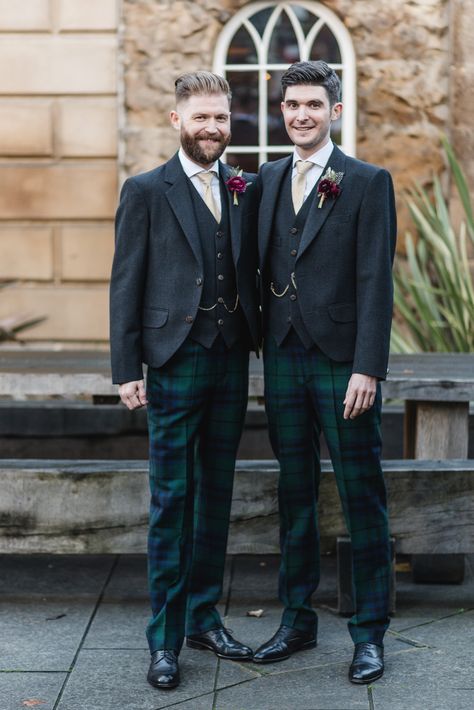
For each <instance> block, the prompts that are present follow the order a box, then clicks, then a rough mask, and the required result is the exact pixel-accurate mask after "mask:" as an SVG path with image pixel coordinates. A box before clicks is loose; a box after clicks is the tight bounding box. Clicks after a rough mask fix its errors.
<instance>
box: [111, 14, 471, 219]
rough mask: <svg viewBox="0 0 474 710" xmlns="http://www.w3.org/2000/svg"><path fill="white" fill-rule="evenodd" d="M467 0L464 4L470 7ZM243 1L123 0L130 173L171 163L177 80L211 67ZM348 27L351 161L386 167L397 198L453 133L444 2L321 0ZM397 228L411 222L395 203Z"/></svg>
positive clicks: (433, 163) (431, 168)
mask: <svg viewBox="0 0 474 710" xmlns="http://www.w3.org/2000/svg"><path fill="white" fill-rule="evenodd" d="M469 1H470V0H469ZM246 4H247V3H245V2H236V1H233V0H226V1H224V2H216V1H215V0H196V1H195V2H189V1H187V0H180V1H178V2H171V0H163V1H162V2H159V3H157V2H155V1H154V0H124V18H125V31H124V44H123V51H124V53H125V56H126V67H125V92H126V113H127V119H126V125H127V128H126V131H125V135H124V142H125V160H124V167H125V170H126V172H127V173H134V172H137V171H139V170H143V169H148V168H150V167H152V166H153V165H156V164H157V163H159V162H161V161H163V160H166V159H168V158H169V157H170V155H171V154H172V152H173V151H174V150H175V148H176V145H177V143H176V135H175V132H174V131H172V130H171V129H170V127H169V122H168V113H169V110H170V109H171V108H172V107H173V93H172V89H173V79H174V78H175V77H176V75H177V74H178V73H180V72H182V71H187V70H193V69H196V67H200V68H211V67H212V64H213V48H214V46H215V42H216V39H217V37H218V35H219V33H220V31H221V30H222V27H223V26H224V24H225V22H226V21H227V20H228V18H229V17H230V16H231V15H233V14H234V13H235V12H236V11H237V10H238V9H240V7H242V6H243V5H246ZM324 5H326V6H327V7H329V8H330V9H331V10H332V11H333V12H334V13H335V14H336V15H337V16H338V17H339V18H340V19H341V20H342V21H343V22H344V24H345V25H346V27H347V28H348V30H349V32H350V34H351V37H352V40H353V43H354V49H355V53H356V58H357V93H358V119H357V120H358V125H357V155H358V157H360V158H362V159H363V160H367V161H371V162H374V163H378V164H380V165H383V166H385V167H387V168H388V169H389V170H390V171H391V172H392V173H393V175H394V178H395V184H396V188H397V193H398V196H400V194H401V191H402V190H403V189H404V188H406V187H408V186H409V185H410V184H411V183H412V181H413V180H419V181H420V182H421V183H422V184H429V183H430V181H431V176H432V174H433V172H439V171H440V170H442V169H443V165H444V163H443V157H442V154H441V151H440V144H439V134H440V132H442V131H448V130H449V128H450V117H449V111H450V94H449V81H448V73H449V69H450V63H451V58H450V57H451V55H450V51H451V49H450V37H449V32H448V28H449V2H448V0H410V1H409V2H401V3H385V2H382V0H380V1H374V0H358V2H353V1H352V0H326V1H325V2H324ZM398 202H399V211H400V217H401V224H402V231H403V225H404V224H406V223H407V216H406V213H405V211H404V208H403V204H402V201H401V200H400V199H399V200H398Z"/></svg>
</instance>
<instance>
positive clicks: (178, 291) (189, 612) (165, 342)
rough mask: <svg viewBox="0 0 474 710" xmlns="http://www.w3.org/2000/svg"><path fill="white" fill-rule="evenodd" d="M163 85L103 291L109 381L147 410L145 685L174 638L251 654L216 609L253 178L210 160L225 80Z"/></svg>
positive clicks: (226, 110)
mask: <svg viewBox="0 0 474 710" xmlns="http://www.w3.org/2000/svg"><path fill="white" fill-rule="evenodd" d="M175 87H176V109H175V110H174V111H172V112H171V123H172V125H173V127H174V128H175V129H176V130H177V131H179V133H180V140H181V148H180V150H179V152H178V153H177V154H176V155H174V157H173V158H171V160H170V161H169V162H167V163H165V164H164V165H161V166H160V167H158V168H156V169H155V170H152V171H151V172H148V173H144V174H142V175H137V176H136V177H133V178H129V179H128V180H126V182H125V184H124V186H123V189H122V193H121V197H120V206H119V208H118V212H117V220H116V249H115V258H114V264H113V271H112V281H111V292H110V293H111V299H110V304H111V320H110V327H111V353H112V371H113V381H114V382H115V383H118V384H119V385H120V388H119V392H120V396H121V399H122V401H123V402H124V404H126V405H127V406H128V408H129V409H135V408H137V407H141V406H145V405H146V406H147V408H148V426H149V437H150V489H151V505H150V522H149V538H148V579H149V590H150V597H151V607H152V616H151V619H150V622H149V624H148V628H147V638H148V643H149V647H150V652H151V663H150V668H149V671H148V681H149V682H150V683H151V684H152V685H153V686H155V687H158V688H173V687H176V686H177V685H178V683H179V668H178V654H179V652H180V649H181V647H182V644H183V640H184V637H185V635H186V636H187V645H188V646H190V647H191V648H198V649H210V650H212V651H214V652H215V653H216V654H217V655H218V656H220V657H222V658H228V659H233V660H241V661H245V660H250V659H251V657H252V650H251V649H250V648H248V647H247V646H244V645H243V644H241V643H239V642H238V641H236V640H235V639H234V638H233V637H232V636H231V634H230V633H229V632H228V631H227V630H226V629H225V628H224V626H223V624H222V620H221V618H220V615H219V612H218V611H217V609H216V605H217V602H218V601H219V598H220V596H221V591H222V577H223V569H224V560H225V551H226V543H227V532H228V526H229V514H230V506H231V498H232V485H233V477H234V464H235V457H236V452H237V446H238V443H239V439H240V435H241V431H242V426H243V421H244V415H245V410H246V404H247V390H248V356H249V349H251V348H253V349H257V348H258V341H259V325H258V317H257V313H258V310H257V309H258V292H257V285H256V274H257V243H256V234H255V228H256V221H257V209H258V205H257V203H256V198H255V187H256V184H255V177H256V176H251V175H246V174H243V175H236V174H235V173H236V171H233V170H232V169H231V168H229V167H228V166H226V165H224V164H223V163H221V162H220V161H219V157H220V156H221V155H222V153H223V152H224V149H225V148H226V146H227V145H228V143H229V141H230V98H231V95H230V90H229V85H228V83H227V81H226V80H225V79H223V78H222V77H220V76H218V75H215V74H212V73H210V72H196V73H192V74H185V75H183V76H181V77H180V78H179V79H177V81H176V83H175ZM251 183H253V184H251ZM142 363H146V364H147V365H148V373H147V385H146V388H145V384H144V379H143V371H142Z"/></svg>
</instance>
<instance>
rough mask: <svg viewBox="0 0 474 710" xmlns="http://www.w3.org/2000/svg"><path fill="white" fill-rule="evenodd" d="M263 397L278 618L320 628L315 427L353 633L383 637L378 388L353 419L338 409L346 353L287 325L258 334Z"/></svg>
mask: <svg viewBox="0 0 474 710" xmlns="http://www.w3.org/2000/svg"><path fill="white" fill-rule="evenodd" d="M264 367H265V403H266V410H267V416H268V422H269V432H270V440H271V443H272V447H273V450H274V452H275V455H276V457H277V458H278V460H279V463H280V479H279V509H280V546H281V564H280V574H279V597H280V601H281V602H282V604H283V606H284V612H283V618H282V624H285V625H287V626H291V627H294V628H296V629H299V630H301V631H310V632H314V633H316V632H317V615H316V612H315V611H314V609H313V608H312V606H311V596H312V594H313V593H314V592H315V590H316V588H317V586H318V583H319V576H320V560H319V531H318V510H317V501H318V488H319V479H320V456H319V435H320V433H321V431H322V432H323V433H324V436H325V439H326V443H327V445H328V449H329V452H330V456H331V461H332V464H333V468H334V472H335V476H336V483H337V487H338V491H339V496H340V500H341V504H342V510H343V513H344V518H345V521H346V525H347V529H348V531H349V534H350V537H351V543H352V555H353V579H354V587H355V589H354V591H355V603H356V611H355V614H354V616H353V617H352V618H351V619H350V620H349V623H348V626H349V632H350V634H351V637H352V639H353V641H354V643H359V642H362V641H367V642H371V643H377V644H382V640H383V636H384V633H385V631H386V629H387V628H388V624H389V618H388V610H389V585H390V568H391V560H390V538H389V530H388V518H387V504H386V492H385V484H384V479H383V474H382V469H381V465H380V454H381V438H380V416H381V393H380V385H378V386H377V395H376V400H375V403H374V405H373V407H372V408H371V409H370V410H368V411H367V412H365V413H364V414H361V415H359V416H358V417H357V418H356V419H353V420H352V419H348V420H345V419H344V418H343V412H344V405H343V400H344V397H345V393H346V389H347V384H348V382H349V378H350V376H351V374H352V363H347V362H344V363H340V362H335V361H333V360H330V359H329V358H328V357H326V356H325V355H324V354H323V353H322V352H321V351H320V350H319V349H318V348H317V347H313V348H311V349H310V350H306V348H305V347H304V346H303V344H302V343H301V341H300V339H299V338H298V336H297V335H296V333H295V332H294V331H291V333H290V334H289V336H287V338H286V339H285V341H284V342H283V343H282V345H281V346H280V347H278V346H277V344H276V342H275V340H274V339H273V338H272V337H271V336H269V337H268V338H266V339H265V344H264Z"/></svg>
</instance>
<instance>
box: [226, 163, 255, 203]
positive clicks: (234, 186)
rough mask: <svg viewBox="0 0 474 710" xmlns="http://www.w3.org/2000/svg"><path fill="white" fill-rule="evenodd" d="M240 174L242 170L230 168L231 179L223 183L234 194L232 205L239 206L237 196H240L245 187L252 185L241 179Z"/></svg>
mask: <svg viewBox="0 0 474 710" xmlns="http://www.w3.org/2000/svg"><path fill="white" fill-rule="evenodd" d="M242 173H243V170H242V168H239V167H237V168H231V177H230V178H229V179H228V180H226V181H225V184H226V185H227V187H228V188H229V190H230V191H231V192H232V193H233V194H234V205H238V204H239V197H238V196H239V195H242V194H243V193H244V192H245V190H246V189H247V187H248V186H249V185H251V184H252V183H251V182H247V180H246V179H245V178H243V177H242Z"/></svg>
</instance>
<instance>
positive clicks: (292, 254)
mask: <svg viewBox="0 0 474 710" xmlns="http://www.w3.org/2000/svg"><path fill="white" fill-rule="evenodd" d="M297 253H298V252H297V251H296V249H292V250H291V251H290V254H291V256H296V255H297Z"/></svg>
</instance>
